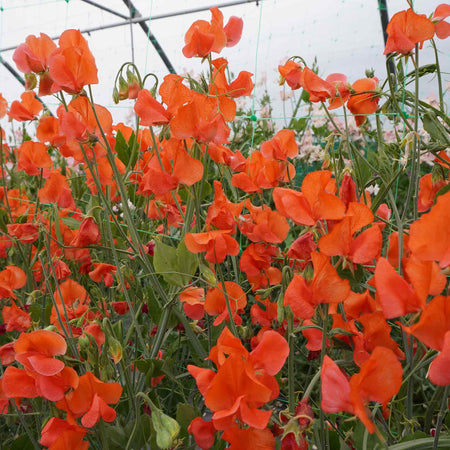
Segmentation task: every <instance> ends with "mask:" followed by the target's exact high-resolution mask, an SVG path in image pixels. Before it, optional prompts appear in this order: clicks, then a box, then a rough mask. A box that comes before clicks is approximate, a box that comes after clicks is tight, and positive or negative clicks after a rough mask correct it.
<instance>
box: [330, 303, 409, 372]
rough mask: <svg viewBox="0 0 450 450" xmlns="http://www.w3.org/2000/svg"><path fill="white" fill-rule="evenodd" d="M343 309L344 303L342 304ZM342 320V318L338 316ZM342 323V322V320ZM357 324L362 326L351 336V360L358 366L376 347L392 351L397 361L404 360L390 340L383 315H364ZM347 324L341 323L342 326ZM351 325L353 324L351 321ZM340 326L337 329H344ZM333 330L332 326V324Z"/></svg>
mask: <svg viewBox="0 0 450 450" xmlns="http://www.w3.org/2000/svg"><path fill="white" fill-rule="evenodd" d="M344 308H345V302H344ZM339 317H341V318H342V316H340V315H339ZM342 322H343V320H342ZM358 322H360V323H361V325H362V326H363V331H362V332H361V333H360V332H357V329H356V327H355V329H354V332H355V336H352V340H353V344H354V350H353V359H354V361H355V363H356V364H357V365H358V366H361V365H362V364H363V363H365V362H366V361H367V359H368V358H369V357H370V354H371V353H372V352H373V351H374V350H375V348H376V347H386V348H389V349H390V350H392V351H393V352H394V353H395V355H396V356H397V358H398V359H399V360H403V359H405V354H404V353H403V352H402V351H401V350H400V348H399V346H398V344H397V343H396V342H395V341H394V339H392V338H391V335H390V333H391V330H392V329H391V327H390V325H389V324H388V323H387V322H386V319H385V318H384V315H383V313H381V312H373V313H369V314H364V315H362V316H361V317H359V318H358ZM345 323H348V322H343V324H345ZM351 323H354V321H352V322H351ZM343 324H341V325H340V326H339V327H338V328H344V327H342V325H343ZM333 328H334V324H333ZM344 329H345V328H344Z"/></svg>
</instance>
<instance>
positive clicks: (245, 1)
mask: <svg viewBox="0 0 450 450" xmlns="http://www.w3.org/2000/svg"><path fill="white" fill-rule="evenodd" d="M261 1H262V0H239V1H234V2H229V3H223V4H221V5H209V6H202V7H200V8H192V9H185V10H183V11H175V12H171V13H165V14H156V15H154V16H152V17H142V16H141V17H134V18H133V19H128V18H127V19H128V20H126V21H123V22H122V21H121V22H115V23H111V24H107V25H99V26H96V27H92V28H84V29H83V30H80V31H81V32H82V33H91V32H93V31H101V30H108V29H110V28H117V27H123V26H124V25H129V24H130V23H142V22H147V21H148V20H150V19H151V20H152V21H153V20H158V19H166V18H168V17H175V16H182V15H184V14H192V13H196V12H200V11H207V10H209V9H210V8H213V7H215V6H219V7H221V8H225V7H227V6H235V5H242V4H251V3H256V5H257V6H258V3H259V2H261ZM125 17H126V16H125ZM59 36H60V35H58V36H51V39H53V40H57V39H59ZM17 47H18V45H12V46H10V47H4V48H2V49H0V52H7V51H10V50H15V49H16V48H17Z"/></svg>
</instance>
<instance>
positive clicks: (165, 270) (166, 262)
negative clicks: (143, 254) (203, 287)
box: [153, 241, 198, 287]
mask: <svg viewBox="0 0 450 450" xmlns="http://www.w3.org/2000/svg"><path fill="white" fill-rule="evenodd" d="M153 264H154V266H155V271H156V273H158V274H160V275H162V277H163V278H164V280H165V281H166V282H167V283H169V284H174V285H175V286H180V287H182V286H185V285H186V284H187V283H189V280H190V279H191V278H192V276H193V275H194V274H195V272H196V271H197V268H198V258H197V255H194V254H193V253H191V252H190V251H189V250H188V249H187V248H186V244H185V243H184V241H181V242H180V243H179V245H178V247H177V248H176V249H175V248H174V247H171V246H170V245H166V244H163V243H162V242H161V241H156V243H155V254H154V256H153Z"/></svg>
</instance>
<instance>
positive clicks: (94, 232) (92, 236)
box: [69, 217, 101, 248]
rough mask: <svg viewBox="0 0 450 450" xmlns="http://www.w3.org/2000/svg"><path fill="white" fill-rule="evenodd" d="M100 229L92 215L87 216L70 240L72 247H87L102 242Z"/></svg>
mask: <svg viewBox="0 0 450 450" xmlns="http://www.w3.org/2000/svg"><path fill="white" fill-rule="evenodd" d="M100 239H101V236H100V230H99V228H98V225H97V224H96V223H95V222H94V219H93V218H92V217H86V218H85V219H84V220H83V221H82V222H81V224H80V228H79V229H78V232H77V234H76V235H75V237H74V238H73V239H72V241H71V242H70V244H69V245H70V246H72V247H79V248H82V247H86V246H88V245H93V244H98V243H99V242H100Z"/></svg>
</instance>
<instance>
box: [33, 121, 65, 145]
mask: <svg viewBox="0 0 450 450" xmlns="http://www.w3.org/2000/svg"><path fill="white" fill-rule="evenodd" d="M36 137H37V138H38V140H39V141H40V142H42V143H44V144H45V143H47V142H48V143H49V144H50V145H51V146H52V147H59V146H61V145H63V144H65V142H66V136H65V135H64V134H60V132H59V120H58V118H57V117H53V116H42V117H41V118H40V119H39V124H38V126H37V128H36Z"/></svg>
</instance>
